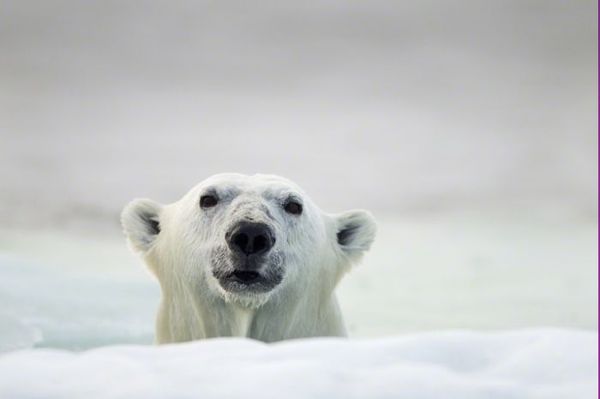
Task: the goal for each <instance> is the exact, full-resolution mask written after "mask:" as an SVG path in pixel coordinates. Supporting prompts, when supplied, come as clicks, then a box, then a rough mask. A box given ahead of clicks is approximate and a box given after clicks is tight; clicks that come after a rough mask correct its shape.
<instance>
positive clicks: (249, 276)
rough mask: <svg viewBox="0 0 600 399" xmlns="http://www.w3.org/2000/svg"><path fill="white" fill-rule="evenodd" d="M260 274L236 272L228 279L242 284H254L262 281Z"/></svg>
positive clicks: (246, 271)
mask: <svg viewBox="0 0 600 399" xmlns="http://www.w3.org/2000/svg"><path fill="white" fill-rule="evenodd" d="M260 277H261V276H260V273H258V272H253V271H250V270H236V271H234V272H233V273H231V274H229V275H228V276H227V278H228V279H229V280H231V281H235V282H238V283H242V284H252V283H253V282H256V281H258V280H259V279H260Z"/></svg>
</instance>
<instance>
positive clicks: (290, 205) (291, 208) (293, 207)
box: [283, 201, 302, 215]
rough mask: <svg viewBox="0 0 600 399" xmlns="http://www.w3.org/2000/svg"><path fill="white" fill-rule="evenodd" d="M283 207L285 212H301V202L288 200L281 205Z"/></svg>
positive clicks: (293, 213) (296, 213) (294, 213)
mask: <svg viewBox="0 0 600 399" xmlns="http://www.w3.org/2000/svg"><path fill="white" fill-rule="evenodd" d="M283 209H285V211H286V212H287V213H291V214H292V215H299V214H301V213H302V204H300V203H298V202H296V201H288V202H286V204H285V205H284V206H283Z"/></svg>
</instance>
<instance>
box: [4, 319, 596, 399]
mask: <svg viewBox="0 0 600 399" xmlns="http://www.w3.org/2000/svg"><path fill="white" fill-rule="evenodd" d="M597 349H598V348H597V336H596V334H595V333H592V332H584V331H577V330H566V329H563V330H559V329H534V330H522V331H512V332H493V333H490V332H488V333H481V332H479V333H475V332H467V331H447V332H436V333H421V334H414V335H403V336H396V337H389V338H379V339H349V340H346V339H338V338H327V339H311V340H296V341H288V342H283V343H278V344H263V343H259V342H256V341H252V340H247V339H239V338H221V339H213V340H206V341H198V342H193V343H184V344H173V345H165V346H160V347H153V346H112V347H105V348H100V349H94V350H89V351H85V352H80V353H73V352H68V351H63V350H51V349H37V350H23V351H15V352H11V353H8V354H4V355H1V356H0V397H2V398H15V399H18V398H36V397H43V398H72V397H86V398H130V399H135V398H144V399H148V398H167V397H168V398H199V397H201V398H211V397H248V396H250V397H258V396H259V397H261V398H306V397H313V398H314V397H319V398H366V397H369V398H411V399H425V398H435V399H439V398H461V399H471V398H472V399H475V398H482V399H483V398H486V399H489V398H498V399H512V398H527V399H536V398H548V399H550V398H573V399H576V398H577V399H585V398H594V397H596V396H595V394H596V392H597V380H596V377H597V375H598V369H597V358H596V354H597Z"/></svg>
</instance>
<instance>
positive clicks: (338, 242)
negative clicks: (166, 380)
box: [121, 173, 376, 344]
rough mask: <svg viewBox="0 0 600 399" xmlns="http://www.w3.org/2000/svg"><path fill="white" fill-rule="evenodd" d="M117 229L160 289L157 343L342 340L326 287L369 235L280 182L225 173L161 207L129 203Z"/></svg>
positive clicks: (367, 218)
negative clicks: (219, 339)
mask: <svg viewBox="0 0 600 399" xmlns="http://www.w3.org/2000/svg"><path fill="white" fill-rule="evenodd" d="M121 222H122V225H123V229H124V232H125V235H126V237H127V239H128V241H129V243H130V246H131V247H132V248H133V249H134V250H136V251H138V252H140V253H141V254H142V256H143V259H144V261H145V262H146V264H147V266H148V267H149V269H150V270H151V272H152V273H153V274H154V275H155V276H156V277H157V279H158V281H159V283H160V287H161V292H162V298H161V303H160V308H159V311H158V315H157V319H156V342H157V343H159V344H162V343H170V342H182V341H191V340H197V339H203V338H211V337H224V336H238V337H248V338H253V339H257V340H260V341H264V342H272V341H279V340H284V339H290V338H302V337H316V336H344V335H345V334H346V330H345V326H344V322H343V319H342V315H341V313H340V309H339V306H338V303H337V300H336V297H335V294H334V288H335V287H336V285H337V283H338V282H339V280H340V278H341V277H342V275H343V274H344V273H345V272H347V271H348V270H349V268H350V267H351V265H353V264H355V263H357V262H358V261H359V260H360V258H361V257H362V255H363V253H364V252H365V251H367V250H368V249H369V247H370V246H371V243H372V242H373V240H374V238H375V231H376V224H375V221H374V219H373V217H372V216H371V214H370V213H369V212H367V211H363V210H354V211H348V212H344V213H341V214H335V215H332V214H327V213H324V212H322V211H321V210H320V209H319V208H318V207H317V206H316V205H315V204H314V203H313V202H312V201H311V200H310V198H309V197H308V196H307V195H306V194H305V193H304V192H303V191H302V190H301V189H300V188H299V187H298V186H297V185H296V184H294V183H293V182H291V181H289V180H287V179H284V178H282V177H278V176H273V175H261V174H258V175H253V176H246V175H242V174H233V173H227V174H219V175H215V176H212V177H210V178H208V179H207V180H205V181H203V182H201V183H200V184H198V185H197V186H196V187H194V188H192V189H191V190H190V191H189V192H188V193H187V194H186V195H185V196H184V197H183V198H181V199H180V200H179V201H177V202H175V203H172V204H169V205H161V204H158V203H156V202H154V201H152V200H148V199H137V200H134V201H132V202H131V203H129V204H128V205H127V206H126V207H125V209H124V210H123V212H122V215H121Z"/></svg>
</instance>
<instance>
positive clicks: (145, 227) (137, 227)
mask: <svg viewBox="0 0 600 399" xmlns="http://www.w3.org/2000/svg"><path fill="white" fill-rule="evenodd" d="M161 210H162V205H160V204H159V203H157V202H154V201H152V200H149V199H136V200H133V201H131V202H130V203H129V204H127V206H126V207H125V208H124V209H123V212H121V225H122V226H123V231H124V232H125V235H126V236H127V239H128V240H129V242H130V243H131V246H132V247H133V248H134V249H135V250H138V251H140V252H146V251H148V250H149V249H150V247H151V246H152V243H153V242H154V240H156V237H158V234H159V233H160V213H161Z"/></svg>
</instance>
